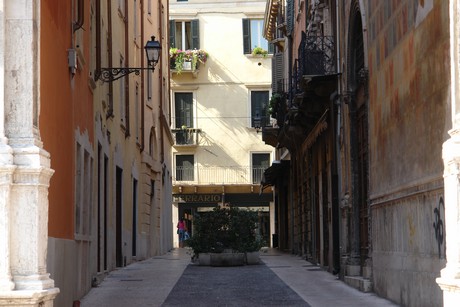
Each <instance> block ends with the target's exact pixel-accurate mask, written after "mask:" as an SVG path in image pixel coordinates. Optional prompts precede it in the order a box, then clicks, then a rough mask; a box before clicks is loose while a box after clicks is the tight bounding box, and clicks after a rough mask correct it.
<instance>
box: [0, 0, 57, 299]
mask: <svg viewBox="0 0 460 307" xmlns="http://www.w3.org/2000/svg"><path fill="white" fill-rule="evenodd" d="M0 5H1V6H0V10H2V12H1V13H2V16H1V20H0V21H1V23H0V33H1V34H0V42H1V44H2V45H1V46H0V49H2V51H1V53H0V56H1V59H0V62H1V63H0V65H2V64H3V65H4V67H3V69H2V70H1V71H0V74H1V75H2V77H3V78H4V79H2V80H0V82H3V84H2V86H1V88H2V93H3V97H2V98H3V100H2V101H1V108H0V109H1V110H2V112H3V114H4V118H5V120H4V121H1V120H0V124H1V125H0V127H1V128H0V143H2V141H3V144H4V145H3V147H4V149H5V151H6V152H9V156H8V155H7V154H5V153H2V152H0V161H1V162H2V164H0V194H1V195H0V197H1V199H2V200H0V214H1V216H2V217H1V218H0V230H1V233H0V237H1V239H0V248H2V254H3V251H5V253H6V255H7V257H6V260H4V259H2V260H1V261H2V262H0V274H1V275H0V285H2V286H3V287H2V288H0V305H1V306H26V305H27V306H53V299H54V298H55V297H56V295H57V294H58V293H59V289H57V288H55V287H54V281H53V280H52V279H51V278H50V277H49V273H47V270H46V257H47V247H48V246H47V245H48V187H49V181H50V179H51V176H52V174H53V170H52V169H51V168H50V157H49V154H48V153H47V152H46V151H45V150H44V149H43V145H42V142H41V141H40V135H39V129H38V115H39V106H40V0H0ZM0 115H1V114H0ZM1 117H2V118H3V116H1ZM2 137H3V138H2ZM0 148H1V147H0ZM1 157H3V158H4V159H2V158H1ZM2 196H5V198H4V197H2ZM3 248H5V249H4V250H3Z"/></svg>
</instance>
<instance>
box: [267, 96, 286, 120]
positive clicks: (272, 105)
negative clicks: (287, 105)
mask: <svg viewBox="0 0 460 307" xmlns="http://www.w3.org/2000/svg"><path fill="white" fill-rule="evenodd" d="M281 99H283V94H281V93H274V94H273V95H272V97H270V101H269V103H268V113H270V115H271V117H273V118H276V113H277V112H278V108H279V104H280V102H281Z"/></svg>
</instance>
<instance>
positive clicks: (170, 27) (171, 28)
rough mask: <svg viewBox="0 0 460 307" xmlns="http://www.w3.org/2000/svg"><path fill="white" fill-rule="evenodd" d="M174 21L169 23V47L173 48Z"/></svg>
mask: <svg viewBox="0 0 460 307" xmlns="http://www.w3.org/2000/svg"><path fill="white" fill-rule="evenodd" d="M175 45H176V21H175V20H170V21H169V47H170V48H175V47H176V46H175Z"/></svg>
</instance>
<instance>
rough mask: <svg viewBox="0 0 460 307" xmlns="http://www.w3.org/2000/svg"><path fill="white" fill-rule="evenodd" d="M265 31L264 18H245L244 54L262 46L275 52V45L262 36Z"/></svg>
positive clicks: (270, 51)
mask: <svg viewBox="0 0 460 307" xmlns="http://www.w3.org/2000/svg"><path fill="white" fill-rule="evenodd" d="M263 32H264V21H263V19H243V48H244V54H251V53H252V50H253V49H254V48H255V47H261V48H262V49H264V50H267V51H268V52H269V53H273V45H272V44H269V43H268V41H267V40H266V39H265V38H264V37H263V36H262V34H263Z"/></svg>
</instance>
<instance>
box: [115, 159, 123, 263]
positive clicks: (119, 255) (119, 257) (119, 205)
mask: <svg viewBox="0 0 460 307" xmlns="http://www.w3.org/2000/svg"><path fill="white" fill-rule="evenodd" d="M122 179H123V170H122V169H121V168H119V167H117V170H116V199H115V202H116V203H115V206H116V217H115V223H116V237H115V240H116V242H115V245H116V260H115V261H116V266H117V267H122V266H123V242H122V241H123V237H122V214H123V198H122V195H123V194H122V187H123V183H122Z"/></svg>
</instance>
